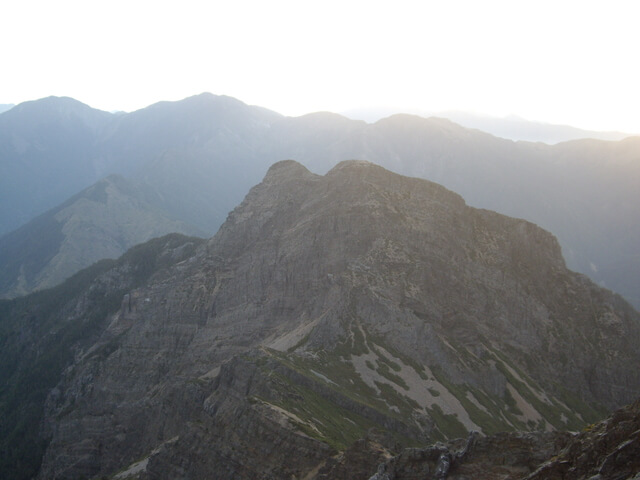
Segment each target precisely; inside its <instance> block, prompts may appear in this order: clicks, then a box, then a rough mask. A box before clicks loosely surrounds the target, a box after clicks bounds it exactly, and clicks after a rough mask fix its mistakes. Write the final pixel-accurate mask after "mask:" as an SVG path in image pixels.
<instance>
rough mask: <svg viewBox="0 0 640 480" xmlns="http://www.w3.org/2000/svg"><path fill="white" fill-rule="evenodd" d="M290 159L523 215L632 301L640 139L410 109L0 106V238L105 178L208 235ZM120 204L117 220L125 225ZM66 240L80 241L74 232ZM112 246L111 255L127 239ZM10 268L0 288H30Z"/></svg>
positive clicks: (639, 218) (206, 97)
mask: <svg viewBox="0 0 640 480" xmlns="http://www.w3.org/2000/svg"><path fill="white" fill-rule="evenodd" d="M286 158H295V159H296V160H298V161H299V162H300V163H302V164H303V165H305V166H306V167H307V168H309V169H310V170H311V171H313V172H315V173H320V174H324V173H326V172H327V171H329V170H330V169H331V168H333V167H334V166H335V165H336V164H337V163H338V162H340V161H343V160H346V159H354V158H357V159H363V160H368V161H371V162H374V163H376V164H379V165H381V166H383V167H385V168H387V169H389V170H392V171H394V172H396V173H400V174H403V175H407V176H412V177H414V176H415V177H421V178H425V179H428V180H430V181H434V182H437V183H439V184H441V185H443V186H445V187H446V188H448V189H451V190H453V191H455V192H457V193H459V194H461V195H462V196H463V197H464V198H465V200H466V202H467V203H468V204H469V205H472V206H475V207H479V208H486V209H490V210H494V211H496V212H499V213H502V214H506V215H509V216H514V217H518V218H524V219H527V220H529V221H531V222H533V223H535V224H537V225H539V226H542V227H543V228H545V229H547V230H549V231H551V232H552V233H553V234H554V235H555V236H556V237H557V238H558V240H559V242H560V245H561V246H562V249H563V255H564V257H565V259H566V261H567V264H568V265H569V267H570V268H571V269H572V270H576V271H579V272H581V273H584V274H586V275H588V276H590V278H592V279H593V280H594V281H596V283H598V284H600V285H602V286H606V287H607V288H610V289H612V290H614V291H616V292H618V293H620V294H622V295H623V296H624V297H625V298H626V299H627V300H628V301H630V302H631V303H632V304H633V305H635V307H636V308H640V295H639V292H640V260H639V259H640V251H639V247H638V245H640V208H639V205H640V189H638V185H639V184H640V137H629V138H626V139H624V140H621V141H616V142H613V141H610V142H607V141H597V140H593V139H582V140H575V141H571V142H564V143H560V144H557V145H545V144H542V143H530V142H513V141H509V140H505V139H502V138H496V137H494V136H492V135H489V134H487V133H483V132H481V131H479V130H473V129H470V128H464V127H462V126H460V125H457V124H455V123H453V122H451V121H449V120H446V119H443V118H422V117H419V116H415V115H406V114H397V115H392V116H390V117H388V118H384V119H381V120H379V121H377V122H376V123H372V124H368V123H366V122H363V121H355V120H350V119H348V118H345V117H343V116H340V115H337V114H332V113H328V112H318V113H312V114H308V115H304V116H301V117H295V118H292V117H285V116H283V115H280V114H277V113H275V112H271V111H268V110H266V109H264V108H260V107H257V106H250V105H246V104H244V103H243V102H241V101H239V100H236V99H233V98H230V97H225V96H216V95H212V94H201V95H197V96H194V97H190V98H186V99H184V100H181V101H177V102H160V103H157V104H154V105H151V106H149V107H147V108H144V109H141V110H139V111H136V112H132V113H127V114H124V113H123V114H117V115H116V114H110V113H107V112H102V111H99V110H94V109H92V108H90V107H89V106H87V105H84V104H82V103H80V102H78V101H75V100H73V99H70V98H55V97H51V98H46V99H41V100H37V101H33V102H26V103H24V104H20V105H18V106H16V107H14V108H12V109H11V110H10V111H8V112H5V113H2V114H0V235H5V234H9V233H10V232H11V231H14V230H15V229H17V228H18V227H20V226H23V225H24V224H26V223H27V222H29V221H30V220H33V219H34V218H35V217H36V216H37V215H41V214H43V213H44V212H46V211H49V210H50V209H51V208H53V207H55V206H56V205H60V204H61V203H63V202H65V201H66V200H68V199H69V198H70V197H72V196H73V195H77V194H78V193H79V192H80V191H81V190H82V189H85V188H87V187H89V186H90V185H92V184H94V183H95V182H100V181H101V180H103V179H104V178H105V177H106V176H108V175H113V174H118V175H122V176H124V177H125V178H126V179H127V180H128V181H131V182H132V183H134V184H135V185H136V188H138V189H141V190H144V191H145V192H147V193H148V194H149V195H147V196H146V198H145V201H147V202H149V203H151V204H152V205H150V206H152V207H153V209H154V210H156V211H157V212H158V213H161V214H162V216H164V217H168V218H171V219H178V220H180V221H181V222H183V223H184V224H187V225H191V226H192V227H196V228H197V229H198V230H200V231H204V232H206V233H207V234H208V235H213V234H214V233H215V232H216V231H217V230H218V228H219V227H220V225H221V224H222V223H223V221H224V219H225V218H226V215H227V213H228V212H229V210H231V209H232V208H234V207H235V206H236V205H237V204H238V203H239V202H241V201H242V199H243V198H244V196H245V195H246V193H247V192H248V191H249V189H250V188H251V187H252V186H253V185H255V184H256V183H258V182H259V181H260V180H261V179H262V177H263V176H264V174H265V172H266V171H267V170H268V168H269V166H270V165H271V164H273V163H274V162H276V161H279V160H282V159H286ZM129 213H130V212H127V211H125V212H123V215H122V223H124V224H123V225H119V226H118V227H117V229H119V230H122V231H124V230H127V229H129V228H130V225H128V224H127V220H128V219H129ZM115 218H116V220H118V219H120V216H119V215H116V216H115ZM161 230H162V229H161ZM146 231H147V232H151V231H152V230H151V229H146ZM163 231H164V230H163ZM180 232H181V233H185V234H192V232H193V230H188V229H183V230H180ZM54 233H57V231H54ZM74 233H79V232H78V231H77V230H76V231H74ZM109 234H111V231H108V232H107V236H108V235H109ZM68 238H69V241H70V242H73V243H76V244H78V245H79V246H80V247H81V249H86V248H87V244H86V243H83V242H85V240H86V239H85V238H84V237H83V236H82V235H78V236H77V237H74V236H69V237H68ZM148 238H151V237H147V238H145V239H144V240H146V239H148ZM58 240H59V238H58V237H56V236H52V237H50V238H43V239H42V242H41V243H45V244H46V243H47V242H49V243H50V244H56V242H58ZM103 241H104V242H108V241H109V239H105V240H103ZM117 245H118V246H119V247H120V250H119V251H118V254H122V253H124V252H125V251H126V248H128V247H129V246H130V244H127V243H126V242H118V243H117ZM66 258H67V259H68V260H69V261H68V264H69V265H67V266H63V265H52V266H51V268H53V269H57V270H58V271H59V272H62V271H64V270H66V271H67V272H75V271H78V270H80V269H82V268H84V267H87V266H89V265H90V264H91V262H90V261H89V260H90V259H89V258H87V257H86V256H80V257H76V258H73V257H70V256H67V257H66ZM4 259H6V257H5V256H4V252H3V251H2V250H1V249H0V263H2V261H4ZM14 273H17V274H14V275H13V276H12V277H11V278H7V281H6V282H2V283H3V284H2V285H0V295H11V296H12V295H15V294H16V293H19V292H29V291H31V290H30V288H34V287H35V288H37V287H38V284H37V282H36V283H32V284H31V285H30V284H29V282H26V283H25V282H24V281H23V280H24V279H23V278H22V276H21V275H20V272H19V271H18V272H14ZM49 278H51V279H53V278H54V276H51V277H49ZM57 278H60V277H57ZM16 285H19V286H20V288H17V289H16V288H15V286H16ZM50 285H51V284H50Z"/></svg>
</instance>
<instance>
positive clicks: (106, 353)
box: [39, 161, 640, 479]
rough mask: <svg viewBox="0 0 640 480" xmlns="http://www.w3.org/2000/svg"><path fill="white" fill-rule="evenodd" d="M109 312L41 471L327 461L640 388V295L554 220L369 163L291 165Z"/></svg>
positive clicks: (236, 472) (629, 394)
mask: <svg viewBox="0 0 640 480" xmlns="http://www.w3.org/2000/svg"><path fill="white" fill-rule="evenodd" d="M107 321H108V326H107V327H106V329H105V330H104V333H102V335H101V338H100V339H99V340H97V341H96V342H95V344H94V345H93V346H91V347H90V348H88V349H85V350H84V351H83V352H81V353H79V354H78V355H77V357H76V361H75V362H74V364H73V365H72V366H71V367H70V368H69V369H68V370H67V371H66V372H65V374H64V377H63V379H62V381H61V382H60V384H59V385H58V387H57V388H56V390H55V394H54V393H52V394H51V395H50V396H49V400H48V402H47V420H46V425H47V428H48V431H49V432H50V435H51V441H50V443H49V447H48V450H47V453H46V455H45V457H44V462H43V465H42V470H41V472H40V477H39V478H42V479H45V478H78V477H81V476H85V477H92V476H100V475H110V474H113V473H114V472H118V471H120V470H122V469H123V468H125V467H127V466H129V465H132V464H134V463H135V462H139V461H140V460H141V459H145V461H146V463H145V468H144V469H143V468H142V467H140V470H135V468H134V467H133V466H132V470H131V471H132V472H133V471H135V472H136V473H135V475H142V476H145V475H146V476H147V477H148V478H208V477H210V476H212V475H213V476H215V478H218V479H244V478H247V479H249V478H252V479H253V478H265V479H266V478H305V476H307V478H314V477H313V476H314V475H320V474H321V473H322V472H323V470H322V469H323V468H325V469H331V468H334V467H332V466H331V465H332V461H330V458H331V456H332V455H333V454H335V453H336V451H342V450H344V449H345V448H346V447H348V446H349V445H351V444H352V443H353V442H354V441H355V440H356V439H357V438H359V437H362V436H363V435H365V434H366V432H367V431H369V430H370V429H371V428H374V429H376V430H380V431H381V432H386V433H382V434H381V435H382V436H381V438H382V439H383V440H381V443H380V442H378V443H379V444H380V445H383V446H384V448H385V449H387V450H389V451H390V450H392V449H393V450H395V449H396V447H397V446H398V447H399V446H402V444H404V445H405V446H410V445H414V446H420V445H423V446H424V445H426V444H428V443H432V442H433V441H434V440H438V439H441V440H446V439H449V438H455V437H459V436H462V437H464V436H466V435H467V432H468V431H469V430H477V431H479V432H481V433H482V434H485V435H486V434H492V433H495V432H498V431H501V430H515V429H520V430H523V429H524V430H536V429H537V430H555V429H579V428H581V427H582V426H584V425H585V424H586V423H587V422H590V421H593V419H595V418H598V416H599V415H601V414H602V411H603V410H602V408H601V407H599V405H604V406H605V407H606V408H609V409H610V408H613V407H617V406H620V405H622V404H624V403H627V402H630V401H632V400H633V399H634V398H636V397H637V396H638V395H640V372H638V371H637V369H636V368H634V367H633V366H635V365H638V364H640V352H639V351H638V349H637V345H638V341H639V340H640V319H639V317H638V313H637V312H635V311H634V310H633V309H632V308H631V307H629V305H628V304H626V303H625V302H624V301H623V300H621V299H620V298H619V297H617V296H615V295H613V294H612V293H611V292H608V291H606V290H603V289H601V288H598V287H597V286H595V285H594V284H592V283H591V282H590V281H588V280H587V279H586V278H585V277H583V276H581V275H578V274H574V273H572V272H570V271H568V270H567V269H566V268H565V265H564V262H563V260H562V256H561V253H560V248H559V246H558V243H557V241H556V240H555V238H554V237H553V236H551V235H550V234H549V233H547V232H545V231H544V230H542V229H540V228H538V227H536V226H535V225H533V224H531V223H528V222H526V221H524V220H518V219H513V218H508V217H504V216H500V215H498V214H495V213H492V212H488V211H483V210H477V209H473V208H470V207H468V206H467V205H466V204H465V202H464V201H463V200H462V198H461V197H459V196H458V195H456V194H454V193H452V192H450V191H448V190H446V189H445V188H443V187H441V186H438V185H436V184H433V183H430V182H427V181H424V180H418V179H412V178H407V177H402V176H399V175H395V174H392V173H390V172H388V171H386V170H384V169H382V168H380V167H377V166H375V165H373V164H370V163H367V162H358V161H352V162H344V163H341V164H339V165H338V166H336V167H335V168H334V169H332V170H331V171H330V172H329V173H327V175H325V176H318V175H314V174H312V173H310V172H309V171H308V170H306V169H305V168H304V167H303V166H301V165H300V164H298V163H296V162H293V161H285V162H280V163H278V164H275V165H274V166H273V167H272V168H271V169H270V170H269V172H268V174H267V175H266V177H265V179H264V181H263V182H262V183H261V184H260V185H258V186H256V187H254V188H253V189H252V190H251V191H250V193H249V194H248V195H247V197H246V199H245V201H244V202H243V203H242V204H241V205H240V206H239V207H237V208H236V209H235V210H234V211H233V212H231V214H230V215H229V217H228V219H227V221H226V223H225V224H224V225H223V227H222V228H221V229H220V231H219V232H218V234H217V235H216V236H215V237H214V238H212V239H211V240H210V241H209V242H208V243H207V244H206V245H203V246H202V247H200V248H199V249H198V250H197V252H196V253H195V254H194V255H192V256H190V257H189V258H188V259H185V260H183V261H181V262H179V263H177V264H176V265H175V266H173V267H171V268H169V269H166V270H163V271H161V272H158V273H157V274H156V275H154V277H153V280H152V281H150V282H148V283H147V284H146V285H144V286H141V287H140V288H136V289H133V290H131V291H129V292H127V295H126V296H125V298H124V300H123V302H122V308H121V309H120V311H119V312H118V313H117V314H115V315H113V316H111V317H109V319H108V320H107ZM528 441H529V440H524V442H525V443H526V442H528ZM536 441H537V440H531V442H533V444H535V442H536ZM516 443H517V442H516ZM481 446H482V443H480V447H481ZM480 447H478V448H480ZM523 448H524V447H523ZM527 448H529V447H527ZM553 448H555V447H553ZM545 451H546V450H545ZM470 455H473V453H470ZM513 455H515V457H514V459H513V460H509V461H510V462H512V464H513V465H516V466H519V465H520V463H519V462H524V463H526V462H530V460H527V459H522V460H520V459H519V458H520V457H518V455H517V454H513ZM285 460H286V461H285ZM338 464H339V462H338ZM338 464H336V465H338ZM527 465H529V464H528V463H527ZM136 468H137V467H136ZM335 468H338V467H337V466H336V467H335ZM514 468H515V467H514ZM518 468H519V467H518ZM527 468H529V467H527ZM430 471H433V470H430ZM521 471H524V470H521ZM529 471H532V469H530V470H527V471H526V472H525V473H528V472H529ZM373 473H375V470H374V471H372V472H369V473H368V474H367V476H366V477H363V478H368V477H369V476H371V475H372V474H373ZM318 478H320V477H318ZM325 478H327V477H325ZM407 478H409V477H407ZM478 478H479V477H478ZM505 478H506V477H505Z"/></svg>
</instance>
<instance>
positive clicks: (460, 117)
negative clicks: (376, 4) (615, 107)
mask: <svg viewBox="0 0 640 480" xmlns="http://www.w3.org/2000/svg"><path fill="white" fill-rule="evenodd" d="M397 113H411V114H414V115H419V116H421V117H440V118H446V119H448V120H451V121H452V122H455V123H457V124H458V125H462V126H463V127H467V128H474V129H477V130H481V131H483V132H486V133H490V134H491V135H495V136H496V137H501V138H507V139H510V140H524V141H527V142H542V143H547V144H554V143H560V142H568V141H571V140H579V139H585V138H592V139H597V140H608V141H617V140H623V139H624V138H627V137H630V136H633V135H632V134H630V133H624V132H616V131H608V132H600V131H595V130H584V129H581V128H576V127H571V126H569V125H558V124H552V123H545V122H536V121H531V120H525V119H524V118H521V117H518V116H517V115H508V116H506V117H493V116H489V115H481V114H474V113H469V112H463V111H455V110H453V111H444V112H424V111H420V110H416V111H412V110H401V109H397V108H360V109H353V110H350V111H346V112H343V114H344V115H345V116H346V117H349V118H353V119H358V120H365V121H367V122H369V123H375V122H377V121H378V120H381V119H383V118H386V117H390V116H392V115H395V114H397Z"/></svg>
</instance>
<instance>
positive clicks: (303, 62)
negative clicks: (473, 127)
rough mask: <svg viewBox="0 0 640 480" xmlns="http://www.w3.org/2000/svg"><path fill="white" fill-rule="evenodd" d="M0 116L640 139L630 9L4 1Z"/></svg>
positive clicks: (614, 5)
mask: <svg viewBox="0 0 640 480" xmlns="http://www.w3.org/2000/svg"><path fill="white" fill-rule="evenodd" d="M5 3H7V5H3V6H2V7H0V14H2V18H3V19H4V22H3V26H2V28H1V29H0V42H1V44H2V45H3V51H2V67H3V68H2V70H3V73H4V74H3V75H2V76H1V77H0V103H16V104H17V103H20V102H23V101H27V100H35V99H38V98H42V97H47V96H50V95H56V96H69V97H73V98H75V99H77V100H79V101H81V102H84V103H86V104H88V105H90V106H92V107H94V108H99V109H102V110H107V111H114V110H124V111H133V110H137V109H139V108H144V107H146V106H148V105H150V104H153V103H155V102H158V101H163V100H169V101H172V100H180V99H183V98H185V97H189V96H192V95H197V94H199V93H202V92H211V93H214V94H218V95H229V96H232V97H235V98H237V99H239V100H241V101H243V102H245V103H248V104H252V105H259V106H262V107H265V108H269V109H271V110H275V111H277V112H279V113H282V114H285V115H291V116H297V115H302V114H305V113H310V112H314V111H321V110H328V111H334V112H343V111H347V110H352V109H357V108H367V107H376V108H377V107H393V108H396V109H404V110H407V111H410V110H411V111H417V110H422V111H429V112H439V111H451V110H458V111H467V112H476V113H483V114H487V115H492V116H506V115H517V116H519V117H522V118H526V119H529V120H538V121H545V122H548V123H557V124H567V125H573V126H576V127H580V128H585V129H591V130H602V131H604V130H619V131H624V132H628V133H640V89H639V87H638V85H640V67H638V52H639V49H638V45H640V29H638V28H637V18H638V13H639V12H640V6H639V5H637V4H636V2H632V1H622V0H610V1H608V2H606V3H605V2H602V1H598V2H595V1H590V0H585V1H580V2H578V1H558V0H554V1H548V0H541V1H535V2H533V1H528V0H527V1H517V2H515V1H512V0H511V1H496V0H487V1H485V2H477V1H472V0H466V1H455V0H454V1H438V2H433V1H427V0H425V1H403V0H399V1H398V2H394V3H393V5H392V4H391V3H390V2H380V1H360V0H353V1H350V0H346V1H345V0H342V1H340V2H337V1H334V0H327V1H324V2H300V1H282V0H273V1H271V2H257V1H243V0H240V1H235V2H219V1H199V0H198V1H196V0H185V1H183V2H179V3H178V2H170V1H154V2H149V1H146V0H145V1H142V0H133V1H132V0H127V1H126V2H125V1H122V0H114V1H111V2H86V1H78V0H61V1H58V2H48V1H43V0H34V1H25V2H5Z"/></svg>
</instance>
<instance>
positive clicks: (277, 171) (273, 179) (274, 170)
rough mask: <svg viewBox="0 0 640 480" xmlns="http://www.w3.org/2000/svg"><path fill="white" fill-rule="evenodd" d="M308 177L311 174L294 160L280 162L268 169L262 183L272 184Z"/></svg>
mask: <svg viewBox="0 0 640 480" xmlns="http://www.w3.org/2000/svg"><path fill="white" fill-rule="evenodd" d="M309 175H313V174H312V173H311V172H310V171H309V170H308V169H307V167H305V166H304V165H302V164H301V163H298V162H296V161H295V160H282V161H280V162H276V163H274V164H273V165H271V167H269V170H268V171H267V174H266V175H265V177H264V180H263V183H266V184H272V183H277V182H281V181H288V180H291V179H294V178H303V177H307V176H309Z"/></svg>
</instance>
